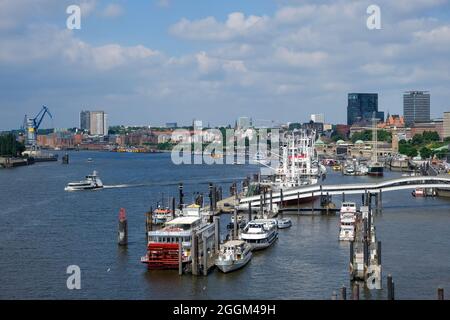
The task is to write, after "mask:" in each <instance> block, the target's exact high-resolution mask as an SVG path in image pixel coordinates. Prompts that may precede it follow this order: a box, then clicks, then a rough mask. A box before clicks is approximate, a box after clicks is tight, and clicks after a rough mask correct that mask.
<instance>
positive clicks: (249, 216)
mask: <svg viewBox="0 0 450 320" xmlns="http://www.w3.org/2000/svg"><path fill="white" fill-rule="evenodd" d="M250 221H252V203H251V202H249V203H248V222H250Z"/></svg>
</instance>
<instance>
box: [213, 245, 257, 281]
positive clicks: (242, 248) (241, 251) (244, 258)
mask: <svg viewBox="0 0 450 320" xmlns="http://www.w3.org/2000/svg"><path fill="white" fill-rule="evenodd" d="M251 251H252V247H251V246H250V245H249V244H248V243H246V242H245V241H243V240H231V241H227V242H225V243H224V244H223V245H221V246H220V253H219V256H218V258H217V259H216V261H215V264H216V266H217V268H219V270H220V271H222V272H224V273H227V272H231V271H235V270H238V269H240V268H242V267H244V266H245V265H246V264H247V263H248V262H249V261H250V260H251V258H252V252H251Z"/></svg>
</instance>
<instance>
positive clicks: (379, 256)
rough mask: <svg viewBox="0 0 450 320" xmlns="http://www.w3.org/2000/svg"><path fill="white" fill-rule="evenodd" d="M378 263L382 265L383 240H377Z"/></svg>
mask: <svg viewBox="0 0 450 320" xmlns="http://www.w3.org/2000/svg"><path fill="white" fill-rule="evenodd" d="M377 264H378V265H379V266H381V241H378V242H377Z"/></svg>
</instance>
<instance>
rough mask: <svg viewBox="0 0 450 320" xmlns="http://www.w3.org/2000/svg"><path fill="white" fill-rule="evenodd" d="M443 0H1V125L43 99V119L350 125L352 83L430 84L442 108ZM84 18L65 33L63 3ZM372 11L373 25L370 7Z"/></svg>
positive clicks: (381, 89) (446, 28)
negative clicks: (95, 114)
mask: <svg viewBox="0 0 450 320" xmlns="http://www.w3.org/2000/svg"><path fill="white" fill-rule="evenodd" d="M449 1H450V0H335V1H327V0H239V1H238V0H226V1H225V0H221V1H218V0H208V1H207V0H191V1H188V0H135V1H123V0H115V1H110V0H78V1H77V0H69V1H67V0H0V130H9V129H14V128H18V127H20V125H21V124H22V122H23V117H24V115H25V114H28V115H29V116H34V115H36V114H37V113H38V112H39V110H40V108H41V106H42V105H46V106H48V107H49V109H50V110H51V112H52V114H53V120H45V121H44V123H43V127H56V128H68V127H75V126H78V125H79V112H80V111H81V110H85V109H86V110H104V111H106V112H107V113H108V119H109V124H110V125H117V124H124V125H163V124H165V123H166V122H178V123H179V124H190V123H192V120H193V119H199V120H202V121H203V122H204V123H210V124H211V125H226V124H234V122H235V120H236V118H238V117H240V116H249V117H252V118H253V119H254V120H274V121H275V122H283V123H286V122H299V121H300V122H303V121H308V120H309V117H310V114H311V113H324V114H325V121H326V122H331V123H345V122H346V107H347V94H348V93H350V92H374V93H378V94H379V108H380V110H383V111H385V112H386V113H387V112H389V113H390V114H402V112H403V111H402V110H403V96H402V95H403V92H404V91H409V90H429V91H430V92H431V114H432V117H435V118H438V117H442V113H443V112H444V111H450V59H449V57H450V3H449ZM72 4H75V5H79V6H80V7H81V29H80V30H69V29H67V27H66V20H67V18H68V17H69V15H68V14H67V13H66V8H67V7H68V6H69V5H72ZM372 4H376V5H378V6H379V7H380V10H381V29H379V30H370V29H369V28H367V25H366V21H367V19H368V17H369V14H368V13H367V8H368V7H369V6H370V5H372Z"/></svg>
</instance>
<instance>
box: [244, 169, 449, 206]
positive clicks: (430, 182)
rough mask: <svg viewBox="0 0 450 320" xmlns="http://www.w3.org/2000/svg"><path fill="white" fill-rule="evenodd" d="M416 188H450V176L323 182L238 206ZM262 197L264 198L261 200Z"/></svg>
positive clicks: (257, 198) (257, 196)
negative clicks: (357, 181) (351, 182)
mask: <svg viewBox="0 0 450 320" xmlns="http://www.w3.org/2000/svg"><path fill="white" fill-rule="evenodd" d="M416 188H443V189H450V176H449V175H448V174H447V175H442V176H418V177H401V178H396V179H388V180H383V181H380V182H377V183H358V184H337V185H332V184H329V185H327V184H325V185H319V184H317V185H313V186H306V187H298V188H292V189H288V190H280V191H279V192H273V193H272V194H271V195H270V196H267V195H264V196H262V195H255V196H251V197H245V198H242V199H241V200H240V206H244V205H246V207H248V205H249V204H250V205H251V206H252V207H259V206H260V205H261V202H263V204H269V203H280V202H285V201H289V200H295V199H304V198H311V197H318V196H325V195H328V196H332V195H343V196H345V195H351V194H367V193H370V194H378V193H379V194H381V193H382V192H389V191H398V190H406V189H416ZM263 199H264V200H263Z"/></svg>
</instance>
